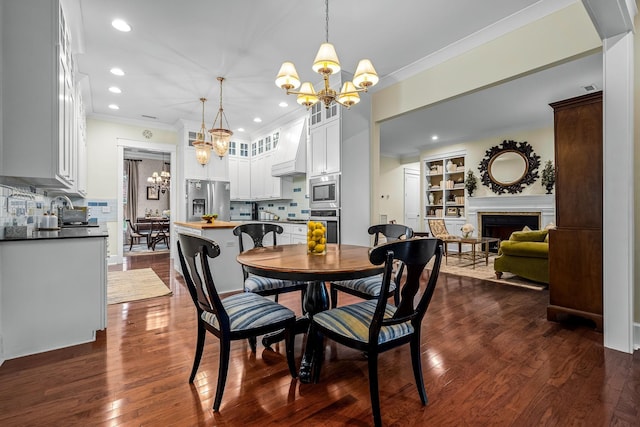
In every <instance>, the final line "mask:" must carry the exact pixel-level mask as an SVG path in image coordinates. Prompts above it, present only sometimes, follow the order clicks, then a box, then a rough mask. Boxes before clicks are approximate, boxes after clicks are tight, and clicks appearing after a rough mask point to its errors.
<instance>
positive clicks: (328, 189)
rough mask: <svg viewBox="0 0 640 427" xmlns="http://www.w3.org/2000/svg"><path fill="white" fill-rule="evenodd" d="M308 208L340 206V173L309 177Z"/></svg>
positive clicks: (336, 207) (334, 207)
mask: <svg viewBox="0 0 640 427" xmlns="http://www.w3.org/2000/svg"><path fill="white" fill-rule="evenodd" d="M309 208H310V209H339V208H340V175H324V176H319V177H315V178H311V179H309Z"/></svg>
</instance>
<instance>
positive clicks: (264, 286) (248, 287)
mask: <svg viewBox="0 0 640 427" xmlns="http://www.w3.org/2000/svg"><path fill="white" fill-rule="evenodd" d="M300 283H301V282H293V281H291V280H281V279H270V278H268V277H262V276H256V275H253V274H250V275H249V277H247V279H246V280H245V281H244V291H245V292H264V291H272V290H274V289H284V288H288V287H290V286H295V285H299V284H300Z"/></svg>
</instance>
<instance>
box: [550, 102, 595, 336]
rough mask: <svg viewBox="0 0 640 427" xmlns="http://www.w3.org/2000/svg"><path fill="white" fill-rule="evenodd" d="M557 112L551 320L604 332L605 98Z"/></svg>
mask: <svg viewBox="0 0 640 427" xmlns="http://www.w3.org/2000/svg"><path fill="white" fill-rule="evenodd" d="M550 105H551V107H552V108H553V111H554V122H555V125H554V131H555V161H556V165H555V169H556V222H557V224H556V225H557V228H556V229H555V230H552V231H551V232H550V233H549V306H548V307H547V319H548V320H555V321H557V320H560V318H561V317H564V316H566V315H569V316H579V317H582V318H586V319H590V320H592V321H593V322H595V327H596V329H597V330H600V331H601V330H602V167H603V166H602V162H603V157H602V156H603V155H602V132H603V122H602V92H596V93H592V94H588V95H584V96H580V97H577V98H572V99H567V100H564V101H559V102H554V103H553V104H550Z"/></svg>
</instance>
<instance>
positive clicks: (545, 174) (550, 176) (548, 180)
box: [542, 160, 556, 194]
mask: <svg viewBox="0 0 640 427" xmlns="http://www.w3.org/2000/svg"><path fill="white" fill-rule="evenodd" d="M555 183H556V174H555V170H554V169H553V163H552V162H551V160H547V163H545V164H544V169H543V170H542V186H543V187H544V188H546V189H547V194H551V190H553V186H554V184H555Z"/></svg>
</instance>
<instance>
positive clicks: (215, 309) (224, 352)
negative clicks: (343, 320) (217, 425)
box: [177, 234, 297, 411]
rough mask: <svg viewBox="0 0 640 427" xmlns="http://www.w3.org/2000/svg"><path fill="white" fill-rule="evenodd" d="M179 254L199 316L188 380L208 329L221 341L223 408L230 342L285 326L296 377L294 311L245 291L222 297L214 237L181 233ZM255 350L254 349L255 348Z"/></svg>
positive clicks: (218, 393)
mask: <svg viewBox="0 0 640 427" xmlns="http://www.w3.org/2000/svg"><path fill="white" fill-rule="evenodd" d="M177 246H178V255H179V257H180V265H181V266H182V276H183V277H184V281H185V283H186V284H187V288H188V290H189V294H190V295H191V299H192V300H193V303H194V304H195V306H196V312H197V316H198V338H197V343H196V353H195V357H194V360H193V368H192V369H191V375H190V376H189V383H193V380H194V378H195V376H196V373H197V371H198V366H199V365H200V359H201V358H202V352H203V350H204V341H205V336H206V333H207V331H209V332H210V333H211V334H213V335H215V336H216V337H218V339H219V340H220V364H219V366H218V385H217V389H216V396H215V398H214V400H213V410H214V411H218V410H219V409H220V403H221V402H222V394H223V392H224V386H225V383H226V380H227V371H228V369H229V354H230V351H231V341H234V340H242V339H248V338H249V337H253V338H255V337H256V336H258V335H263V334H265V333H270V332H276V331H279V330H282V329H284V331H285V334H284V335H285V346H286V357H287V363H288V365H289V372H290V373H291V376H292V377H293V378H295V377H296V376H297V373H296V366H295V361H294V357H293V346H294V339H295V334H294V328H295V323H296V316H295V313H294V312H293V311H291V310H289V309H288V308H286V307H284V306H283V305H280V304H278V303H276V302H273V301H271V300H270V299H268V298H265V297H263V296H260V295H257V294H254V293H249V292H243V293H238V294H234V295H232V296H230V297H227V298H224V299H221V298H220V296H219V295H218V291H217V290H216V286H215V283H214V281H213V276H212V274H211V269H210V267H209V259H213V258H215V257H217V256H218V255H220V247H219V246H218V244H217V243H216V242H214V241H212V240H209V239H204V238H202V237H197V236H191V235H187V234H179V235H178V245H177ZM252 351H253V352H254V353H255V348H252Z"/></svg>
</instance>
